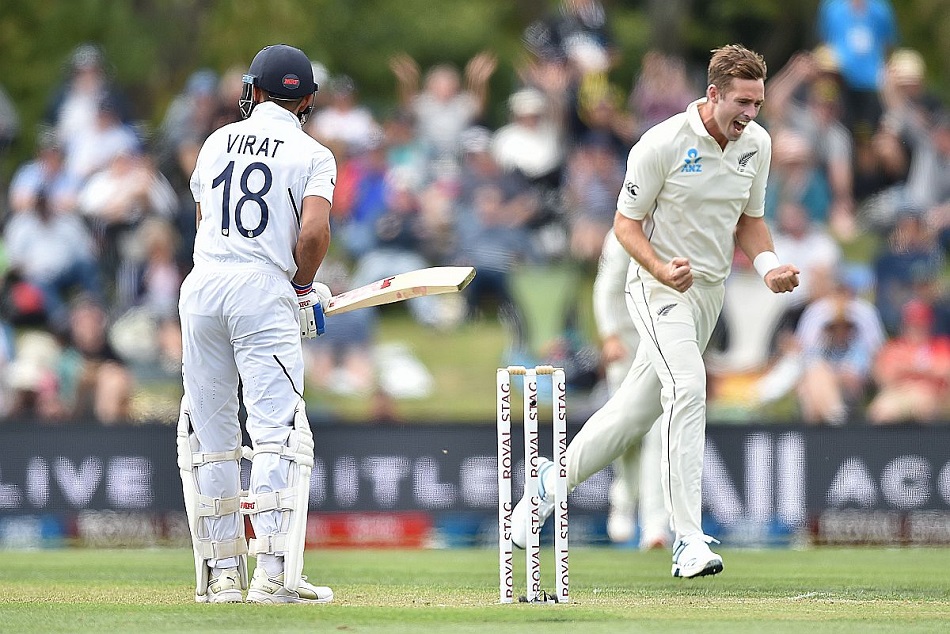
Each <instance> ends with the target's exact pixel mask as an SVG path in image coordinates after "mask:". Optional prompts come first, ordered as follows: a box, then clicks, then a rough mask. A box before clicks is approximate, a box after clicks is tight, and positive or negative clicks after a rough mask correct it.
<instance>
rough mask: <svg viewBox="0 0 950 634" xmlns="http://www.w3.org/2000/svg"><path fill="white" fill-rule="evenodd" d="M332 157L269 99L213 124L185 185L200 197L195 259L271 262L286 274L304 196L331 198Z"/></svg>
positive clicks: (291, 270)
mask: <svg viewBox="0 0 950 634" xmlns="http://www.w3.org/2000/svg"><path fill="white" fill-rule="evenodd" d="M335 183H336V160H335V159H334V158H333V154H332V153H331V152H330V150H328V149H327V148H325V147H324V146H322V145H320V143H318V142H317V141H316V140H314V139H313V138H312V137H311V136H309V135H308V134H307V133H306V132H304V131H303V130H302V129H301V126H300V121H299V120H298V119H297V117H296V115H294V114H293V113H292V112H290V111H288V110H285V109H283V108H281V107H280V106H278V105H277V104H275V103H272V102H266V101H265V102H263V103H260V104H257V105H256V106H255V107H254V110H253V112H252V113H251V116H250V117H248V118H247V119H245V120H244V121H238V122H236V123H231V124H228V125H226V126H224V127H222V128H219V129H218V130H215V131H214V132H213V133H212V134H211V136H209V137H208V139H207V140H206V141H205V143H204V145H203V146H202V147H201V151H200V152H199V154H198V162H197V165H196V166H195V172H194V174H193V175H192V177H191V192H192V194H193V195H194V198H195V202H197V203H199V204H200V205H201V222H200V224H199V225H198V233H197V235H196V237H195V255H194V260H195V265H196V266H197V265H199V264H201V263H235V264H261V265H265V266H276V267H278V268H279V269H281V270H282V271H285V272H286V273H287V275H288V277H290V278H292V277H293V275H294V274H295V273H296V272H297V264H296V263H295V262H294V248H295V246H296V244H297V238H298V237H299V236H300V213H301V211H302V209H303V199H304V197H306V196H320V197H322V198H326V199H327V200H328V201H330V202H331V203H332V202H333V187H334V184H335Z"/></svg>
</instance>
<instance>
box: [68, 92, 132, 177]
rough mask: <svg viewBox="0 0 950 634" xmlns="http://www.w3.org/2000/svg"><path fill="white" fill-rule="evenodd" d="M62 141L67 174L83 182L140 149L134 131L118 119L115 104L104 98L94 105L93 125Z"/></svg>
mask: <svg viewBox="0 0 950 634" xmlns="http://www.w3.org/2000/svg"><path fill="white" fill-rule="evenodd" d="M65 140H66V145H65V148H66V171H67V172H69V173H70V174H72V175H73V176H75V177H76V178H78V179H80V180H81V181H83V182H85V181H87V180H88V179H89V178H90V177H91V176H92V175H93V174H96V173H97V172H99V171H101V170H103V169H105V168H106V167H108V166H109V164H110V163H111V162H112V160H113V159H115V158H116V157H117V156H119V155H120V154H128V153H131V152H136V151H138V149H139V145H140V144H139V139H138V137H137V136H136V134H135V131H134V130H133V129H132V128H131V127H129V126H127V125H126V124H124V123H123V122H122V120H121V119H120V118H119V113H118V111H117V104H116V103H115V102H113V101H111V100H110V98H106V97H103V98H102V100H101V101H99V103H98V104H97V109H96V117H95V119H94V120H93V123H92V125H91V126H90V127H89V128H88V129H86V130H84V131H83V132H76V133H74V134H72V136H71V137H69V138H66V139H65Z"/></svg>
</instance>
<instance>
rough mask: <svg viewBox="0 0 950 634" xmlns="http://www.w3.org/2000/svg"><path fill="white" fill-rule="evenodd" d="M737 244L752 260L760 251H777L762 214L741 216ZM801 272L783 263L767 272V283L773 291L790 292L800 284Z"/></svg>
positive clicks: (737, 228) (737, 227) (737, 224)
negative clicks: (799, 275)
mask: <svg viewBox="0 0 950 634" xmlns="http://www.w3.org/2000/svg"><path fill="white" fill-rule="evenodd" d="M736 244H738V245H739V248H740V249H742V252H743V253H745V254H746V256H748V258H749V260H751V261H755V257H756V256H757V255H759V254H760V253H763V252H765V251H775V246H774V245H773V244H772V234H771V233H770V232H769V227H768V225H767V224H765V219H764V218H763V217H761V216H758V217H754V216H749V215H747V214H742V215H741V216H739V222H738V223H736ZM800 272H801V271H799V270H798V268H797V267H795V266H793V265H791V264H781V265H779V266H777V267H775V268H773V269H772V270H770V271H769V272H768V273H766V274H765V278H764V279H765V285H766V286H768V287H769V289H770V290H771V291H772V292H773V293H788V292H790V291H791V290H792V289H794V288H795V287H796V286H798V274H799V273H800Z"/></svg>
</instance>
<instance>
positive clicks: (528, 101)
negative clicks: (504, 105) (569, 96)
mask: <svg viewBox="0 0 950 634" xmlns="http://www.w3.org/2000/svg"><path fill="white" fill-rule="evenodd" d="M508 107H509V108H510V109H511V112H512V114H514V115H515V116H516V117H530V116H533V115H540V114H544V111H545V109H546V108H547V98H546V97H545V96H544V93H542V92H541V91H540V90H537V89H535V88H522V89H521V90H518V91H517V92H515V93H514V94H512V95H511V97H509V98H508Z"/></svg>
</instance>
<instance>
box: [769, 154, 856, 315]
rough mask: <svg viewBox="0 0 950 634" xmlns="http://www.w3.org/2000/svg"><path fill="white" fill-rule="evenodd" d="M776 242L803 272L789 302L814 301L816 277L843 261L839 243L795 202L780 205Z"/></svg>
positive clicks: (779, 251)
mask: <svg viewBox="0 0 950 634" xmlns="http://www.w3.org/2000/svg"><path fill="white" fill-rule="evenodd" d="M774 160H775V159H774V158H773V162H774ZM773 242H774V244H775V252H776V253H781V254H782V257H784V258H787V259H788V260H789V261H790V262H796V263H797V264H798V268H799V269H801V271H802V275H801V282H800V284H799V286H798V289H797V290H796V291H795V292H794V293H792V294H791V296H789V297H790V302H789V303H790V305H797V304H803V303H806V302H808V301H812V300H814V299H815V296H814V294H813V292H812V282H813V280H815V279H817V278H819V277H820V276H822V277H826V276H828V275H832V274H833V273H834V272H835V271H837V270H838V269H839V267H840V266H841V264H842V257H843V254H842V251H841V247H840V246H839V245H838V243H837V242H836V241H835V240H834V238H832V237H831V236H830V235H829V234H828V232H827V231H826V230H825V229H824V228H823V227H822V226H821V225H819V224H817V223H815V222H814V221H813V220H812V219H811V218H810V217H809V215H808V213H807V212H806V211H805V209H804V207H802V206H801V205H799V204H797V203H795V202H791V201H789V202H784V203H782V204H781V205H779V208H778V213H777V217H776V222H775V233H774V234H773Z"/></svg>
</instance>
